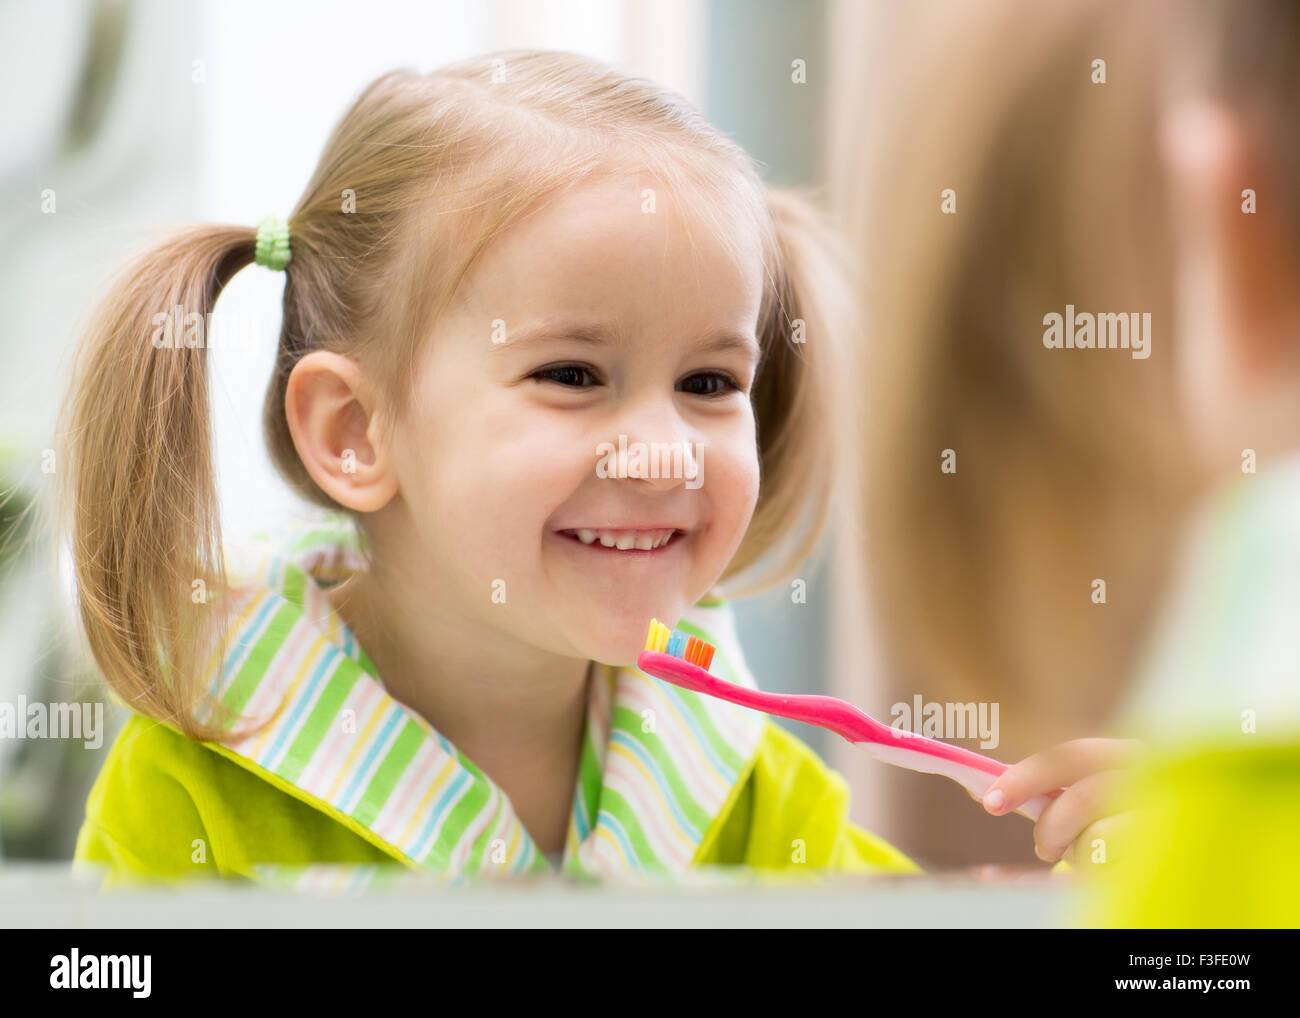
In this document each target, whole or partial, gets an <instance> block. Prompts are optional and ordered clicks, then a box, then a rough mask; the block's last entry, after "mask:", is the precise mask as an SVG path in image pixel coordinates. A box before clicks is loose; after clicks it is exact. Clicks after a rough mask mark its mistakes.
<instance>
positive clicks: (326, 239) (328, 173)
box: [61, 51, 845, 739]
mask: <svg viewBox="0 0 1300 1018" xmlns="http://www.w3.org/2000/svg"><path fill="white" fill-rule="evenodd" d="M614 166H624V167H631V168H635V169H643V170H645V171H646V172H647V173H651V174H654V175H655V176H656V177H659V178H661V179H665V180H667V181H668V182H669V184H670V186H671V187H672V188H673V190H674V192H677V191H679V190H680V192H681V193H683V194H687V195H689V196H693V197H695V198H696V199H697V200H696V203H695V204H696V206H697V208H698V209H700V210H702V211H704V212H705V213H706V214H708V213H712V212H714V211H715V210H716V211H718V212H719V214H718V215H716V216H715V219H714V222H713V224H711V225H714V226H716V228H717V229H718V231H719V234H720V236H723V237H724V239H725V236H726V233H725V231H726V224H727V223H729V222H735V221H736V217H739V218H740V220H741V221H745V222H749V223H752V225H753V226H754V227H755V228H756V229H757V233H758V236H759V238H760V243H761V246H762V257H763V265H764V271H765V273H766V279H765V285H764V293H763V299H762V304H761V311H760V318H759V324H758V337H757V338H758V339H759V342H760V345H761V347H762V361H761V364H760V369H759V374H758V376H757V379H756V381H755V386H754V390H753V405H754V408H755V415H756V418H757V424H758V429H757V430H758V444H759V459H760V466H761V476H762V485H761V490H760V495H759V500H758V505H757V507H756V510H755V513H754V517H753V520H752V522H751V526H750V528H749V531H748V532H747V534H746V536H745V538H744V541H743V542H742V544H741V546H740V548H739V550H738V552H737V554H736V555H735V557H734V559H733V560H732V562H731V563H730V564H729V566H728V568H727V571H726V573H725V574H724V576H723V579H724V580H727V579H730V578H732V577H734V576H737V575H739V574H741V573H744V572H745V571H746V570H748V569H749V568H750V567H751V566H755V564H756V563H758V562H759V561H760V559H764V557H765V556H766V555H767V553H768V552H769V551H770V550H772V549H774V548H777V547H778V546H781V547H783V548H784V552H785V553H784V554H783V555H780V556H779V557H778V561H777V562H776V565H775V566H774V567H773V572H775V573H777V574H779V573H780V572H782V571H784V570H786V569H788V568H790V566H791V565H793V564H795V563H797V562H799V561H801V560H802V559H803V558H804V557H805V556H806V555H807V553H808V551H809V549H811V548H812V547H813V545H814V544H815V543H816V541H817V539H818V536H819V534H820V532H821V530H822V526H823V523H824V521H825V518H826V501H827V493H828V491H829V464H830V456H831V455H832V452H831V450H830V448H829V439H830V437H831V436H830V434H829V432H830V428H829V426H828V422H827V417H826V414H827V412H828V408H829V406H828V399H829V396H828V395H827V394H828V392H829V378H830V375H831V372H830V363H831V356H832V353H831V343H832V342H833V341H834V338H835V337H834V327H833V325H832V324H831V323H832V322H834V321H837V320H839V317H840V316H841V315H842V314H843V313H844V311H845V309H844V306H843V297H842V295H841V294H840V292H839V291H838V289H837V288H836V287H837V284H836V283H835V281H834V279H832V278H831V276H830V272H831V270H832V269H835V268H837V263H836V260H835V257H834V255H833V254H832V253H831V252H830V249H829V246H828V247H827V248H826V249H825V250H823V245H830V242H831V237H830V234H829V231H828V230H827V228H826V226H825V223H824V221H823V220H822V218H821V216H820V214H819V213H818V212H817V211H816V210H815V208H814V207H813V205H812V204H811V202H810V201H808V200H807V198H805V197H803V196H800V195H797V194H794V193H789V192H777V191H773V190H769V189H768V188H766V187H765V186H764V185H763V183H762V181H761V180H760V178H759V176H758V173H757V171H756V169H755V167H754V165H753V163H752V160H750V158H749V157H748V156H747V155H746V154H745V153H744V152H743V150H742V149H740V148H739V147H738V146H737V145H735V144H734V143H733V142H731V141H730V140H729V139H727V138H726V137H725V136H724V135H723V134H722V133H721V132H719V131H717V130H716V129H715V128H713V127H712V126H711V125H709V124H708V123H707V121H705V120H704V118H703V117H702V116H701V115H700V114H699V113H698V112H697V111H696V110H695V109H694V108H693V107H691V106H690V105H689V104H687V103H686V102H685V101H684V100H682V99H680V98H679V97H677V96H675V95H673V94H671V93H668V92H665V91H663V90H661V89H659V88H657V87H656V86H654V85H652V84H651V83H649V82H646V81H644V80H641V79H638V78H631V77H628V76H626V75H623V74H621V73H619V72H617V71H615V70H613V69H611V68H609V67H607V66H605V65H603V64H599V63H597V62H595V61H593V60H590V59H587V58H584V57H581V56H577V55H573V54H568V53H548V52H529V51H509V52H503V53H495V54H490V55H487V56H483V57H479V58H476V59H473V60H467V61H464V62H462V63H458V64H455V65H452V66H449V67H446V68H443V69H441V70H439V71H435V72H433V73H430V74H426V75H421V74H417V73H414V72H411V71H407V70H399V71H393V72H391V73H388V74H385V75H383V76H381V77H380V78H378V79H377V80H376V81H374V82H373V83H372V84H370V85H369V86H368V87H367V88H366V89H365V90H364V92H363V93H362V94H361V96H360V97H359V98H358V99H357V101H356V102H355V103H354V105H353V106H352V107H351V109H349V110H348V111H347V113H346V114H345V115H344V116H343V118H342V119H341V121H340V122H339V124H338V125H337V127H336V128H335V129H334V131H333V133H332V134H331V136H330V138H329V140H328V141H327V143H326V145H325V149H324V152H323V153H322V155H321V158H320V162H319V164H318V166H317V168H316V171H315V173H314V174H313V176H312V178H311V181H310V182H309V183H308V185H307V188H306V191H305V193H304V194H303V197H302V198H301V200H300V201H299V202H298V204H297V206H296V208H295V209H294V210H293V212H292V213H291V215H290V216H289V220H288V221H289V226H290V232H291V243H292V250H293V259H292V261H291V262H290V263H289V265H288V266H287V268H286V279H285V287H284V316H283V327H282V330H281V334H280V341H279V349H278V354H277V357H276V362H275V369H274V372H273V375H272V378H271V381H270V385H269V388H268V390H267V395H266V401H265V408H264V420H263V424H264V429H265V435H266V440H267V444H268V447H269V450H270V455H271V458H272V461H273V462H274V463H275V465H276V467H277V469H278V471H279V472H280V473H281V474H282V475H283V477H284V478H285V480H286V481H287V482H288V483H289V484H290V485H291V486H292V487H293V488H294V489H295V490H296V491H298V492H299V493H301V494H302V495H303V496H305V497H306V498H307V499H308V500H310V501H311V502H313V503H315V504H317V505H320V506H322V507H325V508H329V509H339V508H341V507H340V506H338V505H337V504H336V503H335V502H333V500H332V499H330V498H329V497H328V496H326V495H325V494H324V493H323V492H322V491H321V490H320V489H319V488H318V487H317V486H316V484H315V483H314V482H313V481H312V479H311V478H310V476H309V474H308V472H307V471H306V469H305V467H304V466H303V464H302V463H301V461H300V460H299V458H298V455H297V452H296V450H295V447H294V444H293V441H292V439H291V436H290V433H289V429H288V424H287V421H286V418H285V410H284V406H285V387H286V384H287V381H288V378H289V375H290V372H291V371H292V369H293V367H294V365H295V364H296V363H297V361H298V360H299V359H300V358H301V357H302V356H303V355H304V354H306V353H307V352H309V351H311V350H318V349H324V350H330V351H335V352H339V353H344V354H347V355H349V356H352V357H355V358H357V359H358V360H360V361H361V362H362V363H363V364H364V365H365V367H366V370H367V372H368V373H370V374H371V376H372V377H373V379H374V380H375V381H376V383H377V385H378V388H379V390H380V392H381V393H383V394H384V395H385V396H386V401H385V402H384V405H383V407H382V408H381V410H380V412H381V413H382V414H384V415H385V416H387V417H389V418H391V417H395V416H396V415H397V414H399V413H400V412H401V411H402V409H403V407H404V406H405V404H406V400H407V398H408V396H409V385H408V384H407V383H408V382H409V380H410V379H411V378H412V377H413V376H414V371H413V370H412V368H413V366H414V364H415V361H416V358H417V356H418V355H419V351H420V346H421V342H422V337H425V336H427V335H428V334H429V331H430V326H431V324H432V322H433V321H435V320H436V318H437V316H438V314H439V313H440V312H441V310H442V309H443V307H445V305H446V303H447V302H448V301H449V300H450V299H451V297H452V295H453V293H454V292H455V290H456V288H457V286H458V284H459V282H460V280H461V278H462V277H463V276H464V275H465V274H466V272H467V271H468V270H469V268H470V266H471V264H472V263H473V262H474V259H475V257H476V256H477V255H478V253H479V252H480V251H481V250H482V249H483V248H484V246H485V245H486V244H487V243H488V242H489V241H490V240H491V239H492V238H493V237H495V236H496V235H498V234H499V233H501V232H502V231H504V230H505V229H507V228H508V227H509V226H510V225H511V224H512V223H514V222H516V221H517V220H519V219H520V217H522V216H523V215H525V214H526V213H527V212H529V211H531V210H532V209H534V208H535V207H536V206H537V205H538V203H539V202H542V201H544V200H546V199H547V198H549V197H552V196H555V195H557V194H559V193H560V192H561V191H562V190H564V189H566V188H568V187H572V186H574V185H576V184H579V183H581V182H583V181H586V180H588V179H591V178H592V177H593V176H595V175H597V174H600V173H603V172H607V171H609V170H610V169H611V168H612V167H614ZM345 189H346V190H349V191H350V192H351V193H352V194H353V195H354V196H355V211H354V212H349V213H345V212H343V200H344V191H345ZM254 238H255V229H254V227H251V226H194V227H191V228H188V229H185V230H182V231H180V232H178V233H176V234H175V235H173V236H170V237H168V238H167V239H165V240H163V241H161V242H160V243H158V244H157V245H156V246H154V247H152V248H151V249H149V250H147V251H145V252H144V253H143V254H141V255H139V256H138V257H136V258H134V259H133V260H132V261H131V262H130V263H129V264H127V265H126V266H125V267H124V268H123V269H122V271H121V272H120V273H119V274H118V275H117V276H116V277H115V278H114V279H113V280H112V281H111V283H110V285H109V289H108V291H107V294H106V296H104V297H103V299H102V301H101V302H100V303H99V304H98V306H97V308H96V309H95V311H94V313H93V316H92V318H91V320H90V322H89V324H88V326H87V328H86V331H85V333H84V336H83V337H82V340H81V345H80V348H79V351H78V357H77V362H76V365H75V368H74V377H73V380H72V382H71V385H70V387H69V391H68V396H67V398H66V401H65V406H64V409H63V412H62V416H61V430H62V436H61V441H62V442H63V443H64V444H65V445H66V448H67V455H66V457H65V458H64V460H65V463H68V464H70V467H69V468H68V469H65V470H64V472H63V475H62V476H63V485H64V487H63V491H62V493H61V505H62V507H63V509H62V511H63V514H64V521H63V524H62V526H63V528H64V530H65V531H66V532H67V533H69V534H70V538H71V545H72V555H73V561H74V568H75V575H76V586H77V592H78V601H79V609H80V616H81V621H82V625H83V628H84V630H85V632H86V635H87V637H88V640H89V646H90V649H91V651H92V653H93V655H94V657H95V660H96V661H97V663H98V664H99V667H100V669H101V670H102V673H103V676H104V679H105V681H106V682H107V683H108V684H109V686H110V687H111V688H113V689H114V690H115V691H116V692H117V693H118V694H119V695H121V696H122V697H123V698H124V699H125V700H126V701H127V702H128V704H129V705H130V706H131V707H133V708H134V709H135V710H137V711H139V712H141V713H144V714H147V715H150V716H152V717H155V718H158V719H160V720H164V721H167V722H169V723H171V724H174V725H176V726H177V727H179V728H180V729H181V730H182V731H184V732H185V733H186V734H188V735H190V736H191V737H192V738H197V739H213V738H217V737H218V736H219V735H220V734H221V733H222V732H223V731H224V730H225V728H226V723H227V722H226V720H222V721H219V722H215V723H214V724H212V725H209V724H206V723H201V722H200V721H199V720H198V719H197V718H196V717H195V707H196V706H198V705H199V704H200V703H201V702H203V701H204V700H205V699H206V698H207V690H206V688H205V687H204V680H203V676H201V675H200V674H199V669H200V667H201V665H202V662H203V661H204V660H206V659H207V648H208V647H209V645H210V640H211V638H212V635H213V631H212V630H211V629H210V627H215V630H216V631H218V632H219V631H221V630H222V629H223V628H224V625H225V620H224V618H223V617H222V616H221V613H215V615H214V617H213V618H211V619H207V620H205V619H204V618H203V611H202V610H200V609H196V607H195V605H193V604H192V603H191V601H190V596H189V595H190V591H191V589H192V587H193V585H194V584H195V582H196V581H198V580H202V581H203V582H204V584H205V585H206V587H207V589H208V590H209V591H210V592H213V593H214V594H216V595H217V596H216V598H214V600H219V598H220V594H221V592H223V591H229V590H230V589H232V588H231V587H230V586H229V585H228V577H227V576H226V574H225V568H224V562H223V557H222V553H221V526H220V520H219V519H218V503H217V498H216V493H215V487H214V477H213V465H212V456H211V440H212V436H211V431H210V427H211V426H210V423H209V412H208V392H207V376H206V366H205V364H206V351H205V350H204V349H202V348H201V347H200V348H194V349H188V348H184V347H181V348H177V349H164V350H157V349H154V347H153V345H152V343H151V342H150V337H151V336H152V335H153V332H154V326H152V325H151V322H152V321H153V319H154V316H155V315H156V314H158V313H160V312H168V311H170V310H171V309H172V308H173V307H175V306H177V305H179V306H181V307H182V308H183V309H184V311H185V312H187V313H191V312H198V313H199V314H201V315H205V316H206V314H207V313H208V312H210V311H211V309H212V307H213V304H214V303H215V301H216V300H217V297H218V295H219V294H220V293H221V290H222V288H223V287H224V286H225V285H226V283H227V282H228V281H229V280H230V278H231V277H232V276H233V275H234V274H235V273H236V272H237V271H239V269H241V268H243V267H244V266H246V265H248V264H249V263H251V262H252V261H253V256H254ZM800 320H802V324H801V331H803V330H806V332H804V335H806V337H807V339H806V341H805V342H803V343H799V342H796V341H795V338H794V336H793V331H794V329H795V326H796V325H799V324H800ZM224 642H225V641H224V635H222V637H221V644H222V646H224ZM210 706H211V707H212V708H213V709H214V710H216V712H217V715H218V716H223V717H224V712H223V711H222V709H221V707H220V705H219V704H210Z"/></svg>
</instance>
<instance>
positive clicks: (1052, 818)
mask: <svg viewBox="0 0 1300 1018" xmlns="http://www.w3.org/2000/svg"><path fill="white" fill-rule="evenodd" d="M1143 748H1144V747H1143V744H1142V743H1141V742H1140V741H1139V740H1137V739H1074V740H1073V741H1071V742H1063V743H1061V744H1060V745H1059V746H1053V747H1052V748H1051V749H1045V750H1043V751H1042V752H1041V753H1035V754H1034V755H1033V756H1028V757H1025V759H1023V760H1021V761H1020V762H1019V763H1017V764H1014V765H1012V766H1011V767H1008V768H1007V769H1006V771H1004V772H1003V774H1002V776H1001V777H999V778H998V779H997V780H996V781H994V782H993V784H992V785H990V786H989V789H988V791H987V792H985V793H984V799H983V803H984V808H985V809H986V810H988V812H990V813H992V814H993V815H994V816H1001V815H1002V814H1004V813H1009V812H1011V811H1012V810H1014V809H1015V808H1016V807H1017V806H1019V805H1021V804H1022V803H1024V802H1026V801H1027V800H1029V799H1032V798H1033V797H1034V796H1036V795H1045V794H1047V793H1050V792H1054V791H1056V790H1057V789H1058V788H1064V789H1065V791H1063V792H1061V794H1060V795H1058V796H1057V797H1056V798H1055V799H1054V800H1052V801H1051V802H1049V803H1048V804H1047V806H1046V808H1044V810H1043V812H1042V815H1041V816H1040V817H1039V818H1038V823H1036V824H1035V825H1034V852H1035V854H1036V855H1037V856H1038V858H1040V859H1042V860H1043V861H1044V862H1056V861H1057V860H1059V859H1060V858H1062V857H1063V856H1065V855H1066V854H1067V853H1068V854H1069V855H1070V862H1071V864H1072V865H1077V863H1078V856H1077V855H1076V853H1077V852H1078V851H1080V850H1082V851H1084V852H1086V851H1087V850H1088V849H1089V847H1090V846H1091V844H1092V841H1093V839H1094V838H1105V839H1108V840H1109V836H1110V835H1113V834H1114V833H1115V831H1116V830H1117V829H1119V828H1120V827H1121V826H1123V825H1124V824H1125V823H1127V820H1128V815H1127V814H1124V813H1121V814H1118V815H1112V814H1111V811H1110V803H1111V796H1112V795H1113V794H1114V792H1115V791H1116V789H1117V788H1118V787H1119V785H1120V783H1121V782H1122V781H1123V780H1124V771H1123V770H1122V768H1124V767H1126V766H1128V764H1129V763H1130V761H1131V760H1132V758H1133V757H1134V756H1135V755H1136V754H1137V753H1138V752H1140V751H1141V750H1142V749H1143ZM1085 831H1087V832H1088V836H1087V837H1086V838H1084V837H1081V836H1080V835H1082V834H1083V833H1084V832H1085Z"/></svg>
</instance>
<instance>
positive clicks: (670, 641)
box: [645, 619, 714, 672]
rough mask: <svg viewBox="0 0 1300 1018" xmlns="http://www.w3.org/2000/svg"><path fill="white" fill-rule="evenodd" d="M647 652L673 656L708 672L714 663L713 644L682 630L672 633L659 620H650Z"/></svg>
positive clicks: (675, 630) (646, 641)
mask: <svg viewBox="0 0 1300 1018" xmlns="http://www.w3.org/2000/svg"><path fill="white" fill-rule="evenodd" d="M645 649H646V650H655V651H658V652H659V653H661V654H671V655H672V656H673V657H679V658H681V659H682V660H683V661H686V662H687V663H689V664H693V665H696V666H697V667H699V668H703V669H704V670H705V671H706V672H707V671H708V670H709V665H710V664H712V663H713V650H714V647H713V644H711V643H706V642H705V641H704V640H701V639H699V638H697V637H694V636H690V635H688V634H687V633H683V632H682V631H681V630H680V629H674V630H672V631H671V632H670V631H669V629H668V627H667V626H665V625H664V624H663V623H662V622H660V621H659V620H658V619H651V620H650V632H649V633H648V634H647V635H646V640H645Z"/></svg>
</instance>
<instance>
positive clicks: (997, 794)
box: [984, 788, 1006, 813]
mask: <svg viewBox="0 0 1300 1018" xmlns="http://www.w3.org/2000/svg"><path fill="white" fill-rule="evenodd" d="M1004 802H1006V796H1004V795H1003V794H1002V789H1000V788H995V789H993V791H991V792H989V794H988V795H986V796H984V808H985V809H986V810H988V811H989V812H990V813H997V812H999V811H1001V809H1002V804H1003V803H1004Z"/></svg>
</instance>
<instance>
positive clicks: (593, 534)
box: [556, 527, 686, 556]
mask: <svg viewBox="0 0 1300 1018" xmlns="http://www.w3.org/2000/svg"><path fill="white" fill-rule="evenodd" d="M556 533H557V534H559V535H560V536H561V537H564V538H567V539H569V540H571V541H573V542H574V543H575V544H581V545H584V546H586V547H588V548H590V549H591V550H592V551H596V552H605V553H610V554H615V555H619V554H622V555H638V556H641V555H655V554H658V553H659V552H662V551H664V550H665V549H667V548H670V547H672V546H673V545H676V544H678V543H679V542H680V541H681V540H682V538H684V537H685V536H686V531H684V530H679V529H677V528H675V527H657V528H653V529H637V530H613V529H596V528H587V527H576V528H574V529H572V530H557V531H556Z"/></svg>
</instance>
